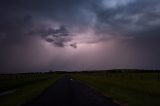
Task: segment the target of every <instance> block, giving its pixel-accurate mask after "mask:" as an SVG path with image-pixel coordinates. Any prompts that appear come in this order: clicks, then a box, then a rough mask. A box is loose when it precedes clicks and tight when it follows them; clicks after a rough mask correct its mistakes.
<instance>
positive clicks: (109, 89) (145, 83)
mask: <svg viewBox="0 0 160 106" xmlns="http://www.w3.org/2000/svg"><path fill="white" fill-rule="evenodd" d="M72 76H73V77H74V78H75V79H77V80H79V81H81V82H83V83H85V84H86V85H87V86H89V87H91V88H93V89H95V90H96V91H97V92H99V93H102V94H103V95H105V96H107V97H110V98H112V99H113V100H114V101H115V102H117V103H119V104H121V105H124V106H160V79H159V73H136V72H135V73H128V72H125V73H106V72H101V73H99V72H95V73H81V74H80V73H78V74H73V75H72Z"/></svg>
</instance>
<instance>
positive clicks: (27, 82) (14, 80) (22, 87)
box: [0, 73, 62, 106]
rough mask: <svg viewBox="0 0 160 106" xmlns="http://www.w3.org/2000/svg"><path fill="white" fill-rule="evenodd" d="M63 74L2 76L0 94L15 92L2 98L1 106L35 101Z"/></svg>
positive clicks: (15, 105) (0, 78)
mask: <svg viewBox="0 0 160 106" xmlns="http://www.w3.org/2000/svg"><path fill="white" fill-rule="evenodd" d="M60 77H62V75H61V74H37V73H36V74H18V75H1V76H0V92H1V94H2V93H3V92H6V91H10V90H15V91H14V92H12V93H10V94H6V95H1V96H0V106H20V105H22V104H24V103H26V102H29V101H31V100H33V99H34V98H35V97H37V96H38V95H39V94H40V93H41V92H43V91H44V90H45V89H46V88H48V87H49V86H50V85H51V84H53V83H54V82H55V81H56V80H57V79H59V78H60Z"/></svg>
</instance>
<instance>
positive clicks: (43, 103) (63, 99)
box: [25, 76, 118, 106]
mask: <svg viewBox="0 0 160 106" xmlns="http://www.w3.org/2000/svg"><path fill="white" fill-rule="evenodd" d="M25 106H118V105H117V104H115V103H113V102H112V100H111V99H109V98H106V97H104V96H102V95H100V94H98V93H96V92H94V91H93V90H92V89H90V88H89V87H87V86H85V85H84V84H81V83H79V82H77V81H75V80H73V79H72V78H71V77H69V76H66V77H64V78H62V79H60V80H58V81H57V82H56V83H55V84H53V85H52V86H50V87H49V88H48V89H47V90H46V91H45V92H44V93H42V94H41V95H40V96H39V97H38V98H36V99H35V100H33V101H32V102H30V103H28V104H26V105H25Z"/></svg>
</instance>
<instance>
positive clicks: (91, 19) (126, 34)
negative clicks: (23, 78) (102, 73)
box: [0, 0, 160, 73]
mask: <svg viewBox="0 0 160 106" xmlns="http://www.w3.org/2000/svg"><path fill="white" fill-rule="evenodd" d="M159 13H160V1H159V0H152V1H151V0H14V1H13V0H1V1H0V69H1V72H3V73H5V72H27V71H33V72H35V71H48V70H50V69H53V70H66V71H71V70H89V69H91V70H94V69H115V68H142V69H159V68H160V56H159V53H160V49H159V45H160V36H159V34H160V14H159Z"/></svg>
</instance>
